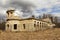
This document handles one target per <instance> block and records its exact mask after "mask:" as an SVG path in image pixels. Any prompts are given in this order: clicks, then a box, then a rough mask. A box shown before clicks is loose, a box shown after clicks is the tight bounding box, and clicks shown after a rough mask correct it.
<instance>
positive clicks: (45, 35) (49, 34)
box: [0, 28, 60, 40]
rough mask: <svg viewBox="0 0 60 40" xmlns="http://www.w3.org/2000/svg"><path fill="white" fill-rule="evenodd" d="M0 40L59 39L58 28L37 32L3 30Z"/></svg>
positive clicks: (59, 31) (0, 33)
mask: <svg viewBox="0 0 60 40" xmlns="http://www.w3.org/2000/svg"><path fill="white" fill-rule="evenodd" d="M0 40H60V28H55V29H48V30H45V31H37V32H3V31H0Z"/></svg>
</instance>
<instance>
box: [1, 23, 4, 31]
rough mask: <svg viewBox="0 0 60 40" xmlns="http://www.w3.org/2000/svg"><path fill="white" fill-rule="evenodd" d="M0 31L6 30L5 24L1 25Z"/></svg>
mask: <svg viewBox="0 0 60 40" xmlns="http://www.w3.org/2000/svg"><path fill="white" fill-rule="evenodd" d="M0 30H3V31H4V30H5V22H3V23H0Z"/></svg>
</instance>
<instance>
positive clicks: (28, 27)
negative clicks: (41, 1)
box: [5, 9, 55, 31]
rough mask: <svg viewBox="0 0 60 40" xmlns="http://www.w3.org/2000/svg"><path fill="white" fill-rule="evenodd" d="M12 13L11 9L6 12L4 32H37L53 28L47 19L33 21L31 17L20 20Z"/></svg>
mask: <svg viewBox="0 0 60 40" xmlns="http://www.w3.org/2000/svg"><path fill="white" fill-rule="evenodd" d="M14 11H15V10H13V9H11V10H7V19H6V28H5V30H6V31H38V30H44V29H48V28H53V27H54V26H55V24H53V23H52V21H51V20H50V19H49V18H45V19H35V18H34V17H33V16H32V17H31V18H26V19H21V18H20V17H18V16H14V14H13V13H14Z"/></svg>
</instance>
